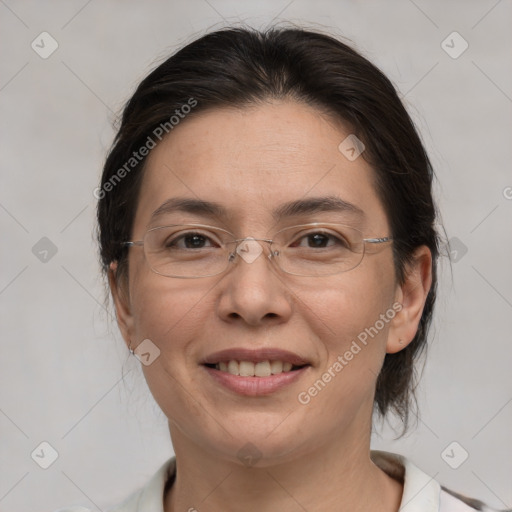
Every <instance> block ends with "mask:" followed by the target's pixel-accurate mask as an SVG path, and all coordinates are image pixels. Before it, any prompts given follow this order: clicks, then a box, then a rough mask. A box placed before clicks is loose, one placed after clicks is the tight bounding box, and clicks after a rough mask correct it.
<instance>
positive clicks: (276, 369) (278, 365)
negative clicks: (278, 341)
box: [270, 361, 283, 375]
mask: <svg viewBox="0 0 512 512" xmlns="http://www.w3.org/2000/svg"><path fill="white" fill-rule="evenodd" d="M270 371H271V372H272V375H275V374H276V373H281V372H282V371H283V362H282V361H272V362H271V363H270Z"/></svg>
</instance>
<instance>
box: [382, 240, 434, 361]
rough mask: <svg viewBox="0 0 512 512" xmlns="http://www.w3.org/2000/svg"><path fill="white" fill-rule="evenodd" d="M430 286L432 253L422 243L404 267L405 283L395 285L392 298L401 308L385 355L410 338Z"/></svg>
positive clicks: (393, 322)
mask: <svg viewBox="0 0 512 512" xmlns="http://www.w3.org/2000/svg"><path fill="white" fill-rule="evenodd" d="M431 285H432V254H431V252H430V249H429V248H428V247H427V246H426V245H422V246H420V247H418V248H417V249H416V250H415V251H414V254H413V258H412V260H411V262H410V263H409V264H408V265H407V266H406V268H405V276H404V282H403V283H402V284H398V285H397V290H396V295H395V301H396V303H399V304H401V306H402V307H401V309H400V310H399V311H398V312H397V314H396V315H395V317H394V318H393V320H392V322H391V326H390V329H389V333H388V341H387V344H386V352H387V353H388V354H394V353H396V352H399V351H400V350H402V349H403V348H405V347H406V346H407V345H408V344H409V343H410V342H411V341H412V340H413V338H414V336H415V335H416V332H417V331H418V325H419V323H420V320H421V315H422V313H423V308H424V306H425V301H426V300H427V295H428V292H429V291H430V287H431Z"/></svg>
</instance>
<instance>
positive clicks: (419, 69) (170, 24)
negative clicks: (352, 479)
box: [0, 0, 512, 512]
mask: <svg viewBox="0 0 512 512" xmlns="http://www.w3.org/2000/svg"><path fill="white" fill-rule="evenodd" d="M0 14H1V21H0V34H1V35H0V38H1V44H2V46H1V48H2V50H1V55H2V64H1V68H2V74H1V79H0V106H1V111H2V117H1V122H2V125H3V130H2V139H1V143H0V144H1V150H2V164H1V165H2V170H1V172H2V187H1V189H0V223H1V243H0V247H1V248H0V254H1V260H0V261H1V273H0V307H1V335H2V342H1V355H0V378H1V386H0V432H1V437H0V510H1V511H16V512H29V511H34V512H35V511H43V510H45V511H48V510H55V509H57V508H59V507H61V506H64V505H71V504H82V505H86V506H88V507H90V508H92V509H93V510H104V509H106V508H107V507H109V506H112V505H114V504H115V503H117V502H119V501H121V500H122V499H123V498H125V497H126V496H127V495H128V494H129V493H130V492H132V491H133V490H135V488H136V487H138V486H140V485H142V484H143V483H145V481H146V480H147V479H148V478H149V477H150V475H152V473H153V472H154V471H155V470H156V469H157V468H158V467H159V465H160V464H162V463H163V462H164V461H165V460H166V459H167V458H168V457H169V456H170V455H171V454H172V446H171V443H170V440H169V435H168V431H167V425H166V420H165V418H164V416H163V414H162V413H161V412H160V411H159V409H158V407H157V406H156V404H155V403H154V401H153V399H152V398H151V396H150V394H149V391H148V390H147V387H146V384H145V382H144V380H143V377H142V374H141V371H140V368H139V363H138V361H137V360H136V359H134V358H131V357H130V356H129V355H128V353H127V350H126V347H125V345H124V343H123V341H122V339H121V337H120V335H119V333H118V331H117V327H116V325H115V322H114V321H113V320H112V318H111V313H112V310H109V309H108V308H107V309H105V300H104V298H105V290H104V287H103V283H102V280H101V278H100V273H99V265H98V263H97V253H96V245H95V242H94V214H95V205H96V199H95V198H94V196H93V190H94V188H95V187H96V186H97V184H98V180H99V175H100V171H101V167H102V164H103V161H104V158H105V153H106V151H107V149H108V147H109V145H110V143H111V141H112V137H113V133H114V132H113V130H112V128H111V122H112V121H113V120H114V119H115V114H117V113H119V111H120V109H121V107H122V105H123V103H124V102H125V101H126V100H127V99H128V97H129V96H130V94H131V93H132V92H133V90H134V87H135V86H136V85H137V83H138V82H139V81H140V80H141V79H142V78H143V77H144V76H145V75H146V74H147V73H148V72H149V70H150V69H152V68H153V67H154V66H155V65H156V63H157V62H160V61H161V60H162V59H163V58H164V57H166V56H168V55H169V54H170V53H171V52H173V51H175V50H176V49H177V48H178V47H180V46H181V45H183V44H185V43H187V42H190V41H191V40H192V39H194V38H196V37H197V36H199V35H201V34H203V33H205V32H206V31H207V30H210V29H213V28H221V27H223V26H226V25H228V24H232V23H241V22H243V23H246V24H249V25H251V26H254V27H265V26H267V25H268V24H269V23H271V22H272V21H273V22H274V23H276V22H284V21H288V22H292V23H295V24H297V25H299V26H305V27H310V28H319V29H321V30H323V31H328V32H330V33H332V34H333V35H335V36H339V37H344V38H348V39H349V40H351V41H352V42H353V44H354V45H355V46H356V47H357V48H358V49H359V51H361V52H362V53H363V54H364V55H365V56H366V57H368V58H369V59H370V60H371V61H373V62H374V63H375V64H377V65H378V66H379V67H380V68H381V69H382V70H383V71H384V72H385V73H386V74H387V75H388V76H389V77H390V79H391V80H392V81H393V83H394V84H395V85H396V87H397V88H398V89H399V91H400V93H401V96H402V98H403V99H404V102H405V103H406V106H407V108H408V110H409V112H410V113H411V115H412V117H413V119H414V121H415V123H416V124H417V126H418V128H419V130H420V132H421V134H422V137H423V140H424V142H425V144H426V147H427V149H428V151H429V153H430V157H431V159H432V163H433V165H434V167H435V170H436V173H437V178H438V181H437V183H436V194H437V200H438V202H439V206H440V209H441V212H442V216H443V221H444V225H445V228H446V230H447V236H448V239H450V241H451V246H450V247H451V251H449V250H448V249H446V248H445V250H444V252H445V254H446V256H445V257H444V258H443V262H442V264H441V267H442V269H441V283H440V296H439V302H438V305H437V310H436V315H435V321H434V328H433V330H432V332H431V343H430V348H429V353H428V360H427V364H426V366H425V370H424V373H423V379H422V381H421V385H420V387H419V389H418V396H419V403H420V409H421V413H422V414H421V419H420V420H419V421H418V427H417V428H416V429H415V430H413V431H412V432H411V433H410V434H409V435H408V436H406V437H404V438H401V439H398V440H395V439H394V438H395V437H396V434H394V433H393V431H392V430H390V428H388V427H387V426H384V427H378V428H377V429H376V433H375V436H374V438H373V446H374V447H375V448H381V449H386V450H390V451H395V452H399V453H402V454H405V455H407V456H408V457H410V458H411V459H412V460H413V461H414V462H415V463H416V464H417V465H418V466H419V467H420V468H422V469H423V470H424V471H426V472H427V473H429V474H430V475H431V476H432V477H435V478H436V479H438V480H439V481H441V482H442V483H443V484H445V485H447V486H448V487H450V488H452V489H455V490H458V491H460V492H464V493H467V494H469V495H471V496H474V497H478V498H480V499H483V500H485V501H487V502H489V503H490V504H492V505H494V506H496V507H500V508H505V506H508V507H512V482H511V474H512V440H511V436H510V432H511V431H512V429H511V426H512V384H511V370H510V368H511V355H512V343H511V341H512V340H511V334H510V333H511V328H512V321H511V319H512V271H511V262H512V258H511V256H512V229H511V222H510V221H511V216H512V173H511V172H510V162H511V156H512V155H511V153H512V149H511V148H512V144H511V141H512V138H511V131H512V130H511V127H512V117H511V113H512V66H511V61H510V50H511V46H512V44H511V43H512V34H511V29H510V20H511V19H512V6H511V2H510V1H509V0H508V1H507V0H502V1H499V0H498V1H496V0H482V1H462V0H461V1H451V2H446V1H444V2H441V1H432V2H427V1H425V0H414V1H413V0H396V1H390V2H379V1H376V0H372V1H366V2H362V1H334V0H331V1H329V0H315V1H307V0H291V1H290V0H264V1H258V2H250V1H235V0H190V1H185V0H181V1H169V2H164V1H158V0H151V1H146V2H134V1H123V2H121V1H108V2H101V1H99V0H89V1H86V0H73V1H67V2H64V1H62V2H55V1H54V2H37V1H35V0H32V1H12V0H0ZM454 32H456V33H454ZM57 45H58V47H57ZM466 46H467V48H466ZM52 51H53V53H52ZM449 255H451V256H449ZM449 258H451V267H452V271H450V265H449ZM41 443H48V444H43V445H41ZM454 443H455V444H454ZM43 455H44V456H43ZM466 457H467V458H466ZM53 459H55V460H53ZM464 459H465V460H464ZM50 462H53V463H52V464H51V465H49V467H48V468H47V469H43V467H41V466H42V465H43V466H44V465H48V464H49V463H50Z"/></svg>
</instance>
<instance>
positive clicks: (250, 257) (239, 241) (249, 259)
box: [229, 236, 275, 263]
mask: <svg viewBox="0 0 512 512" xmlns="http://www.w3.org/2000/svg"><path fill="white" fill-rule="evenodd" d="M244 242H247V243H246V244H245V245H244ZM261 242H264V244H262V243H261ZM233 243H234V244H235V248H234V250H233V251H232V252H230V255H229V259H230V261H233V260H234V259H235V258H236V256H237V255H238V256H240V258H241V259H243V260H244V261H245V262H246V263H253V262H254V261H255V260H256V259H257V258H258V257H259V256H260V254H262V253H263V252H264V250H265V246H267V247H268V251H269V253H268V256H267V257H268V259H269V260H272V259H273V256H274V255H273V247H272V245H273V244H275V241H274V240H272V239H270V238H255V237H253V236H247V237H245V238H235V239H234V240H233ZM255 244H256V245H255Z"/></svg>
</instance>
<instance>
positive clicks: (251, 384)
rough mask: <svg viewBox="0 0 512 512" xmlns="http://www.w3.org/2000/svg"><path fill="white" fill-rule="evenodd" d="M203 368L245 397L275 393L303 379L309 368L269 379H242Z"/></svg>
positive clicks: (218, 380) (228, 387)
mask: <svg viewBox="0 0 512 512" xmlns="http://www.w3.org/2000/svg"><path fill="white" fill-rule="evenodd" d="M203 368H204V369H205V370H206V371H207V372H208V373H209V375H210V376H211V377H212V378H213V379H215V380H216V381H217V382H219V383H220V384H222V385H223V386H224V387H225V388H227V389H229V390H230V391H233V392H235V393H238V394H239V395H245V396H265V395H270V394H272V393H275V392H276V391H279V390H281V389H283V388H284V387H286V386H289V385H290V384H292V383H294V382H295V381H297V380H298V379H300V378H301V376H302V375H304V373H305V372H306V371H307V370H308V368H309V366H304V367H303V368H300V369H298V370H294V371H291V372H283V373H279V374H277V375H269V376H268V377H241V376H239V375H232V374H231V373H228V372H221V371H220V370H215V369H214V368H210V367H208V366H203Z"/></svg>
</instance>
